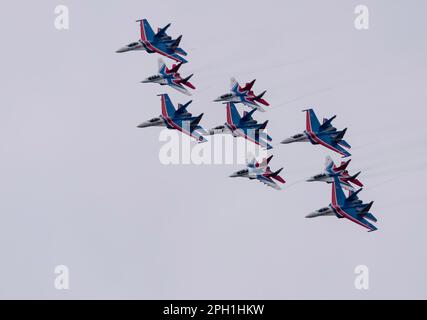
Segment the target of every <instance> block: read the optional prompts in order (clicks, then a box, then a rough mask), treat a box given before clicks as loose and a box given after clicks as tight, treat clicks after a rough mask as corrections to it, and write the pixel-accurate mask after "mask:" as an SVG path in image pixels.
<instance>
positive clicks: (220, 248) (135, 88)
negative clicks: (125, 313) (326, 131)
mask: <svg viewBox="0 0 427 320" xmlns="http://www.w3.org/2000/svg"><path fill="white" fill-rule="evenodd" d="M58 4H65V5H68V7H69V10H70V29H69V30H63V31H58V30H56V29H55V27H54V18H55V15H54V8H55V6H56V5H58ZM358 4H365V5H367V6H368V8H369V10H370V29H369V30H365V31H358V30H356V29H355V28H354V19H355V14H354V8H355V6H356V5H358ZM426 9H427V4H426V3H424V2H421V1H398V0H395V1H385V0H384V1H381V0H376V1H373V0H365V1H363V2H359V1H352V0H351V1H350V0H349V1H339V0H335V1H332V0H331V1H314V0H313V1H280V2H279V1H273V0H265V1H247V0H246V1H243V0H239V1H212V2H206V1H196V0H194V1H186V0H182V1H166V0H164V1H61V2H60V3H58V2H56V1H42V2H34V1H22V0H21V1H15V2H10V1H9V2H3V3H2V4H1V10H0V12H2V18H1V19H0V35H1V39H2V44H3V45H2V59H1V70H2V71H1V73H0V85H1V88H2V94H1V95H0V99H1V108H0V192H1V201H0V214H1V215H0V217H1V218H0V252H1V265H0V297H1V298H55V299H75V298H132V299H133V298H138V299H178V298H179V299H186V298H192V299H203V298H223V299H228V298H233V299H252V298H256V299H258V298H259V299H262V298H269V299H287V298H297V299H298V298H316V299H317V298H322V299H327V298H339V299H350V298H351V299H361V298H367V299H370V298H424V299H425V298H427V277H426V276H425V270H426V267H427V257H426V255H427V252H426V250H425V248H424V245H425V242H426V240H427V233H426V232H425V228H426V224H427V215H426V213H427V212H426V201H425V198H424V197H425V194H426V191H425V180H426V179H427V152H426V149H425V146H426V142H427V141H426V140H427V138H426V137H427V136H426V133H427V128H426V126H425V118H426V115H427V112H426V111H425V109H426V105H425V101H426V98H427V90H426V89H425V84H426V74H427V67H426V66H427V64H426V62H425V57H426V53H427V52H426V51H427V45H426V42H425V33H426V26H427V21H426V19H425V11H426ZM138 18H147V19H149V21H150V23H151V24H152V25H153V27H157V26H164V25H166V24H167V23H169V22H172V26H171V28H170V34H171V35H172V36H174V37H176V36H178V35H179V34H183V35H184V37H183V40H182V47H183V48H184V49H185V50H186V51H188V52H189V56H188V59H189V61H190V63H189V64H187V65H185V66H184V67H183V69H182V72H183V73H184V74H190V73H194V74H195V76H194V81H193V82H194V84H195V85H196V86H197V88H198V89H197V90H196V93H195V94H194V96H193V100H194V103H193V105H192V106H191V111H193V113H196V114H197V113H200V112H204V113H205V117H204V119H203V121H202V124H203V125H204V126H206V127H208V128H209V127H212V126H215V125H218V124H221V123H223V122H224V120H225V111H224V107H223V106H221V105H220V104H215V103H213V102H212V100H213V99H214V98H216V97H217V96H218V95H220V94H221V93H224V92H225V91H227V89H228V86H229V81H230V77H232V76H235V77H236V78H237V79H238V80H240V81H241V82H245V81H250V80H252V79H253V78H256V79H257V83H256V87H255V89H256V91H259V92H260V91H262V90H264V89H267V90H268V92H267V95H266V99H267V100H269V101H270V102H271V105H272V109H271V110H270V111H268V112H266V113H264V114H260V113H258V114H256V118H257V119H258V120H259V121H264V120H267V119H269V120H270V122H269V133H270V134H271V136H272V137H273V139H274V142H275V143H277V142H279V141H280V140H282V139H284V138H286V137H288V136H290V135H292V134H294V133H296V132H299V131H302V130H303V129H304V126H305V122H304V114H303V113H302V112H301V110H302V109H304V108H306V107H310V106H311V107H314V108H315V110H316V112H317V113H318V115H319V117H323V116H325V117H327V116H332V115H334V114H337V116H338V117H337V119H336V120H335V121H334V123H335V125H336V126H337V127H338V128H344V127H348V128H349V129H348V132H347V135H346V139H347V141H349V142H350V143H351V144H352V145H353V149H352V154H353V156H352V159H353V161H352V163H351V166H350V170H351V171H353V172H357V171H359V170H362V175H361V176H360V179H361V180H362V181H363V182H364V183H365V186H366V187H365V189H364V191H363V192H362V193H361V198H362V199H363V200H365V201H370V200H375V204H374V206H373V208H372V212H373V213H374V214H375V215H376V216H377V218H378V219H379V222H378V224H377V226H378V228H379V230H378V231H377V232H374V233H367V232H366V231H365V230H364V229H363V228H360V227H358V226H357V225H355V224H353V223H351V222H349V221H344V219H340V220H339V219H336V218H334V217H325V218H318V219H315V220H307V219H305V218H304V216H305V215H306V214H307V213H309V212H311V211H313V210H315V209H318V208H321V207H323V206H326V205H328V204H329V203H330V200H331V187H330V186H329V185H326V184H322V183H305V182H303V180H304V179H305V178H307V177H308V176H311V175H313V174H316V173H318V172H319V171H321V169H322V168H323V163H324V159H325V156H327V155H331V156H333V158H334V159H335V161H339V160H340V159H339V157H337V156H336V155H335V154H332V153H331V152H330V151H329V150H327V149H324V148H322V147H319V146H312V145H310V144H291V145H279V146H276V147H275V148H274V149H273V154H274V155H275V158H274V163H273V164H274V167H278V168H279V167H280V166H284V167H285V169H284V172H283V176H284V177H285V179H286V180H287V181H288V183H287V184H286V185H285V187H284V190H282V191H280V192H278V191H275V190H273V189H270V188H268V187H266V186H264V185H262V184H261V183H256V182H250V181H246V180H243V179H241V180H239V179H230V178H228V175H229V174H230V173H232V172H233V171H236V170H237V169H239V168H240V167H241V166H238V165H223V166H220V165H217V166H213V165H212V166H194V165H178V166H176V165H175V166H164V165H162V164H161V163H160V162H159V158H158V154H159V149H160V147H161V146H162V143H161V142H159V139H158V138H159V133H160V130H158V129H156V128H149V129H137V128H136V125H138V124H139V123H140V122H142V121H144V120H147V119H149V118H151V117H153V116H157V115H158V114H159V113H160V103H159V97H157V96H156V95H157V94H159V93H163V92H167V93H169V94H170V96H171V98H172V99H173V101H174V102H186V101H187V100H188V97H186V96H184V95H182V94H180V93H179V92H174V91H173V90H172V89H168V88H163V87H160V86H155V85H149V84H147V85H145V84H144V85H143V84H140V83H139V81H140V80H142V79H143V78H145V77H146V76H148V75H150V74H153V73H155V71H156V69H157V58H158V56H156V55H148V54H147V53H144V52H130V53H125V54H116V53H115V50H116V49H118V48H119V47H120V46H122V45H125V44H127V43H130V42H131V41H134V40H137V39H138V38H139V32H138V26H137V24H136V23H135V20H136V19H138ZM168 63H169V64H170V62H169V61H168ZM61 264H64V265H67V266H68V267H69V270H70V290H68V291H58V290H56V289H55V287H54V285H53V281H54V277H55V275H54V267H55V266H56V265H61ZM357 265H366V266H368V267H369V271H370V289H369V290H365V291H360V290H356V289H355V287H354V285H353V282H354V279H355V277H356V275H355V274H354V268H355V267H356V266H357Z"/></svg>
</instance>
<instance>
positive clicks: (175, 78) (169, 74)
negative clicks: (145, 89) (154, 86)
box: [141, 59, 196, 96]
mask: <svg viewBox="0 0 427 320" xmlns="http://www.w3.org/2000/svg"><path fill="white" fill-rule="evenodd" d="M181 66H182V62H180V63H179V64H176V65H175V64H174V65H172V68H171V69H169V68H168V67H166V64H165V63H164V62H163V60H162V59H159V73H158V74H155V75H153V76H150V77H148V78H146V79H145V80H143V81H141V82H142V83H158V84H160V85H161V86H165V85H168V86H170V87H172V88H174V89H175V90H178V91H179V92H182V93H184V94H186V95H187V96H191V93H190V91H188V90H187V88H185V87H184V85H185V86H187V87H189V88H191V89H196V88H195V87H194V86H193V84H192V83H191V82H190V81H189V80H190V78H191V77H192V76H193V75H192V74H191V75H189V76H188V77H186V78H184V79H183V78H181V75H180V74H179V73H178V70H179V68H180V67H181Z"/></svg>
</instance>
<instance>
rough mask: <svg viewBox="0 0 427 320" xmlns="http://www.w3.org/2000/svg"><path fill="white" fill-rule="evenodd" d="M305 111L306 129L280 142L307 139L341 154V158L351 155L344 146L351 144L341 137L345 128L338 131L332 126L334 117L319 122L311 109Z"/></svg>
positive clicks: (348, 146)
mask: <svg viewBox="0 0 427 320" xmlns="http://www.w3.org/2000/svg"><path fill="white" fill-rule="evenodd" d="M304 111H305V112H306V129H305V131H304V132H303V133H299V134H296V135H294V136H292V137H291V138H288V139H285V140H283V141H282V142H281V143H283V144H287V143H292V142H305V141H309V142H311V143H312V144H320V145H322V146H324V147H326V148H328V149H331V150H332V151H335V152H337V153H339V154H341V155H342V157H343V158H345V157H348V156H351V154H350V153H349V152H348V151H347V150H346V149H345V148H351V146H350V145H349V144H348V143H347V142H346V141H345V140H344V139H343V138H344V135H345V133H346V132H347V128H346V129H344V130H340V131H338V130H337V129H336V128H335V127H333V126H332V124H331V123H332V121H333V120H334V119H335V118H336V116H333V117H332V118H330V119H323V123H322V124H320V122H319V120H318V119H317V117H316V114H315V113H314V110H313V109H308V110H304Z"/></svg>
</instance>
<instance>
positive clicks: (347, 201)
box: [306, 177, 377, 231]
mask: <svg viewBox="0 0 427 320" xmlns="http://www.w3.org/2000/svg"><path fill="white" fill-rule="evenodd" d="M360 191H362V189H359V190H357V191H356V192H350V193H349V196H348V197H346V196H345V194H344V191H343V189H342V188H341V183H340V180H339V178H338V177H334V180H333V182H332V202H331V204H330V205H329V206H328V207H325V208H322V209H319V210H317V211H315V212H313V213H310V214H309V215H307V216H306V218H315V217H320V216H334V215H335V216H336V217H338V218H340V219H341V218H346V219H348V220H350V221H352V222H354V223H357V224H358V225H360V226H362V227H365V228H366V229H368V230H369V231H375V230H377V228H376V227H375V226H374V225H372V224H371V223H370V222H369V221H372V222H377V218H375V216H374V215H373V214H372V213H370V212H369V211H370V210H371V207H372V205H373V203H374V202H373V201H371V202H369V203H363V201H362V200H360V199H359V198H358V193H359V192H360Z"/></svg>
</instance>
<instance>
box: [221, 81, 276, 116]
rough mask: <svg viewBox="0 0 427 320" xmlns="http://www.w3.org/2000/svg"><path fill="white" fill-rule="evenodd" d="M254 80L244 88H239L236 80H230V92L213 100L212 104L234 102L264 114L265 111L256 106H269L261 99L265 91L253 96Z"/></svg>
mask: <svg viewBox="0 0 427 320" xmlns="http://www.w3.org/2000/svg"><path fill="white" fill-rule="evenodd" d="M255 81H256V80H253V81H252V82H249V83H247V84H246V85H245V86H244V87H241V86H240V85H239V83H238V82H237V81H236V79H234V78H231V91H230V93H226V94H223V95H222V96H220V97H218V98H217V99H215V100H214V102H234V103H243V104H244V105H245V106H248V107H249V108H252V109H257V110H259V111H261V112H265V110H264V109H263V108H262V107H261V106H260V105H259V104H258V103H260V104H262V105H264V106H269V105H270V104H269V103H268V102H267V101H265V100H264V99H263V98H262V97H263V96H264V95H265V93H266V92H267V91H264V92H263V93H261V94H259V95H255V93H254V92H253V91H252V87H253V85H254V84H255Z"/></svg>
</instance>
